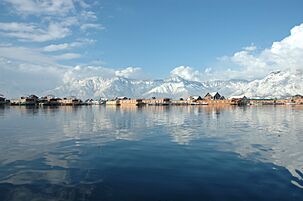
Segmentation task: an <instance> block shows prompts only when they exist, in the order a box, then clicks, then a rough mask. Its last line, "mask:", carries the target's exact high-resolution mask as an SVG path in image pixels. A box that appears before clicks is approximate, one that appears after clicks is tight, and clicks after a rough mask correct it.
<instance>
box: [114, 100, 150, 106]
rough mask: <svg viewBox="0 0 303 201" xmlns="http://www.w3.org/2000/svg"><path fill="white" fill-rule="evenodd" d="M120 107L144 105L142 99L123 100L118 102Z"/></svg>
mask: <svg viewBox="0 0 303 201" xmlns="http://www.w3.org/2000/svg"><path fill="white" fill-rule="evenodd" d="M120 105H121V106H123V105H133V106H142V105H145V103H144V102H143V100H142V99H124V100H120Z"/></svg>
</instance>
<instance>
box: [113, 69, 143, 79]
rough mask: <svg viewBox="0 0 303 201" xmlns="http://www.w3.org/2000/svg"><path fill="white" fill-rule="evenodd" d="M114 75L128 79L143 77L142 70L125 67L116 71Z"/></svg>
mask: <svg viewBox="0 0 303 201" xmlns="http://www.w3.org/2000/svg"><path fill="white" fill-rule="evenodd" d="M115 75H116V76H119V77H125V78H130V79H140V78H141V79H142V78H143V77H144V75H143V71H142V69H141V68H138V67H127V68H125V69H122V70H117V71H116V72H115Z"/></svg>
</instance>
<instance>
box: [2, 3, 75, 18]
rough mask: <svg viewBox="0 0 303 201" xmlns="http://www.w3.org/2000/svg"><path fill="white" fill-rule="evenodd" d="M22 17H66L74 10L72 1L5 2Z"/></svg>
mask: <svg viewBox="0 0 303 201" xmlns="http://www.w3.org/2000/svg"><path fill="white" fill-rule="evenodd" d="M5 2H7V3H9V4H11V5H12V6H13V8H14V9H15V10H16V11H17V12H18V14H22V15H66V14H67V13H69V12H71V11H74V10H75V5H74V2H73V1H72V0H39V1H37V0H5Z"/></svg>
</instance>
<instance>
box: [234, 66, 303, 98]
mask: <svg viewBox="0 0 303 201" xmlns="http://www.w3.org/2000/svg"><path fill="white" fill-rule="evenodd" d="M296 94H303V71H302V70H296V71H285V72H283V71H275V72H271V73H270V74H269V75H267V76H266V77H265V78H264V79H260V80H254V81H252V82H249V83H248V84H247V85H246V86H244V87H243V88H241V89H239V90H237V91H236V92H235V93H233V95H245V96H247V97H251V98H285V97H289V96H293V95H296Z"/></svg>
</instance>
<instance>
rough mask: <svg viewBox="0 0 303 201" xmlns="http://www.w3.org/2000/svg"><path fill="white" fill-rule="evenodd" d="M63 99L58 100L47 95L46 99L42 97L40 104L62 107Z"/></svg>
mask: <svg viewBox="0 0 303 201" xmlns="http://www.w3.org/2000/svg"><path fill="white" fill-rule="evenodd" d="M60 100H61V98H57V97H55V96H53V95H47V96H44V97H41V98H40V99H39V100H38V102H39V105H40V106H58V105H60V104H61V103H60Z"/></svg>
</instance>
